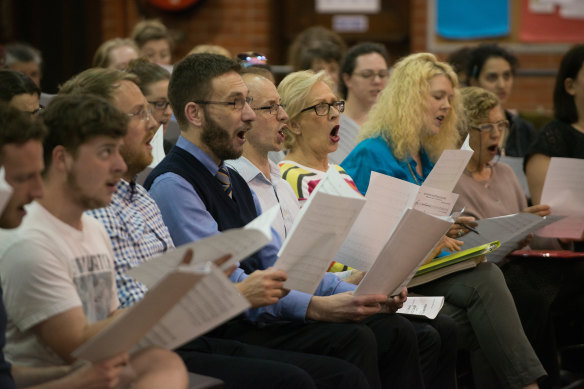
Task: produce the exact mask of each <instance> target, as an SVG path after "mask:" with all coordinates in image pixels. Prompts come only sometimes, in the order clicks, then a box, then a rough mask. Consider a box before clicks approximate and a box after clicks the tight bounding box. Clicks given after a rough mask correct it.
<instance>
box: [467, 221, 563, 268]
mask: <svg viewBox="0 0 584 389" xmlns="http://www.w3.org/2000/svg"><path fill="white" fill-rule="evenodd" d="M557 220H558V217H551V216H548V217H546V218H542V217H541V216H538V215H534V214H532V213H516V214H512V215H505V216H499V217H494V218H490V219H481V220H477V227H476V230H477V231H478V232H479V233H480V234H475V233H473V232H469V233H468V234H466V235H464V236H462V237H461V238H458V239H459V240H461V241H463V242H464V246H463V249H464V248H469V247H476V246H480V245H483V244H485V243H489V242H493V241H495V240H498V241H499V242H500V243H501V246H500V247H499V248H498V249H497V250H495V251H493V252H492V253H489V254H487V259H488V260H489V261H491V262H499V261H500V260H501V259H503V258H505V257H506V256H507V255H508V254H509V253H510V252H512V251H514V250H517V249H518V248H519V247H518V246H519V242H521V241H522V240H524V239H525V238H526V237H527V235H528V234H530V233H532V232H534V231H536V230H538V229H540V228H541V227H543V226H545V225H548V224H551V223H554V222H556V221H557Z"/></svg>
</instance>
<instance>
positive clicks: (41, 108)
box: [28, 105, 45, 116]
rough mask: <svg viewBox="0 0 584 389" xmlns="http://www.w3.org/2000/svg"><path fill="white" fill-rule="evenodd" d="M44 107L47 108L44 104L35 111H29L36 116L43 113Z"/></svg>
mask: <svg viewBox="0 0 584 389" xmlns="http://www.w3.org/2000/svg"><path fill="white" fill-rule="evenodd" d="M43 109H45V106H44V105H39V107H38V108H37V109H35V110H34V111H31V112H28V113H30V114H31V116H36V115H38V114H39V113H41V111H42V110H43Z"/></svg>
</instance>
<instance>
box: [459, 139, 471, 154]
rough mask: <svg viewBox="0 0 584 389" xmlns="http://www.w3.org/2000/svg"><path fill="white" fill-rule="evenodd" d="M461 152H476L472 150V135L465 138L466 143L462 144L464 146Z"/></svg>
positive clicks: (461, 147)
mask: <svg viewBox="0 0 584 389" xmlns="http://www.w3.org/2000/svg"><path fill="white" fill-rule="evenodd" d="M460 149H461V150H470V151H472V152H474V150H473V149H471V147H470V135H467V136H466V138H464V142H462V146H460Z"/></svg>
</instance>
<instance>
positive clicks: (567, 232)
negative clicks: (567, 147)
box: [538, 157, 584, 239]
mask: <svg viewBox="0 0 584 389" xmlns="http://www.w3.org/2000/svg"><path fill="white" fill-rule="evenodd" d="M541 204H547V205H549V206H550V208H551V211H552V215H554V216H557V215H559V216H568V217H567V218H565V219H563V220H561V221H559V222H557V223H554V224H551V225H549V226H547V227H546V228H544V229H542V230H540V231H538V235H541V236H546V237H552V238H571V239H580V238H581V237H582V235H583V234H584V159H579V158H556V157H553V158H552V159H551V161H550V164H549V167H548V171H547V174H546V177H545V182H544V185H543V190H542V193H541ZM556 224H557V225H556Z"/></svg>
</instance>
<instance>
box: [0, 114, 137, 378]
mask: <svg viewBox="0 0 584 389" xmlns="http://www.w3.org/2000/svg"><path fill="white" fill-rule="evenodd" d="M46 133H47V130H46V128H45V126H44V125H43V123H42V122H41V121H39V120H36V119H33V118H32V117H31V116H30V115H29V114H28V113H27V112H21V111H19V110H17V109H16V108H14V107H11V106H9V105H7V104H0V166H1V167H2V168H3V169H4V172H5V173H4V177H5V179H6V184H8V185H10V187H11V189H12V193H11V194H10V197H9V198H8V199H7V200H6V202H5V203H4V204H3V205H4V208H3V209H2V204H0V228H1V229H2V231H3V233H2V238H1V240H2V245H4V244H8V242H7V239H6V238H7V235H10V232H8V231H7V230H9V229H14V228H17V227H18V226H19V225H20V224H21V223H22V219H23V218H24V216H25V214H26V211H25V209H24V206H25V205H27V204H30V203H31V202H32V201H33V200H35V199H38V198H40V197H42V195H43V183H42V178H41V172H42V171H43V167H44V164H43V143H42V142H43V139H44V137H45V136H46ZM0 185H1V184H0ZM4 230H6V231H4ZM5 330H6V311H5V310H4V302H3V301H2V288H1V287H0V388H2V389H13V388H15V387H17V386H18V387H23V386H29V385H36V386H35V388H38V389H53V388H54V389H57V388H59V389H72V388H79V387H83V386H93V385H103V386H104V387H106V386H109V385H111V386H113V385H115V383H116V382H117V381H118V379H119V376H120V373H121V372H122V369H123V366H124V365H125V363H126V362H127V355H126V354H122V355H118V356H115V357H113V358H111V359H108V360H105V361H102V362H100V363H96V364H89V363H88V364H85V365H84V366H83V367H82V368H77V369H76V368H73V367H71V366H54V367H41V368H34V367H27V366H22V365H10V364H9V363H8V362H7V361H6V360H5V359H4V352H3V349H4V345H5Z"/></svg>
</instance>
